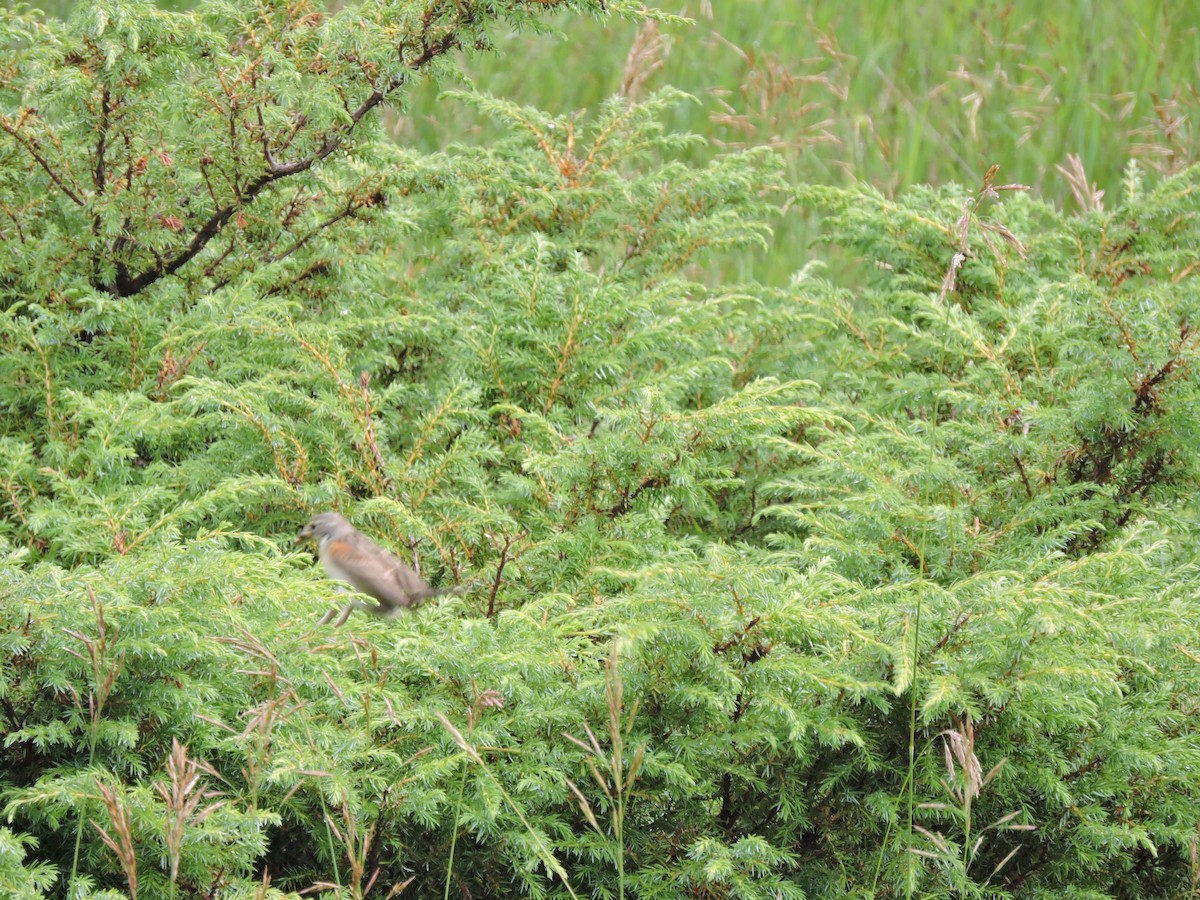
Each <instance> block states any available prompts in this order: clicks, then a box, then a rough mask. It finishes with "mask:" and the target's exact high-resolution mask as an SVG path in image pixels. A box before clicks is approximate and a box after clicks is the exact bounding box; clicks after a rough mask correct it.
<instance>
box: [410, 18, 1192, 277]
mask: <svg viewBox="0 0 1200 900" xmlns="http://www.w3.org/2000/svg"><path fill="white" fill-rule="evenodd" d="M651 5H654V6H656V7H658V8H660V9H663V10H666V11H668V12H673V13H683V14H685V15H688V16H690V17H691V18H692V19H693V21H694V24H693V25H690V26H685V25H678V26H663V27H662V28H661V29H659V30H658V32H657V34H655V35H653V37H654V38H655V39H656V40H655V41H653V42H651V41H650V40H648V36H647V34H646V33H645V32H643V33H642V34H641V35H639V34H638V29H637V28H636V27H635V26H633V25H631V24H629V23H620V22H604V21H598V20H594V21H589V20H582V19H580V20H575V19H573V20H569V21H568V20H564V21H563V22H562V23H561V27H562V29H563V32H564V34H565V36H566V40H565V41H559V42H553V41H548V40H546V39H545V38H544V37H540V36H507V37H505V38H502V39H501V44H502V46H501V48H500V49H501V52H500V53H499V54H498V55H484V56H476V57H473V58H471V59H470V60H468V62H467V65H466V70H467V72H468V73H469V74H470V77H471V78H473V80H474V81H475V83H476V84H477V85H478V86H479V87H480V88H481V89H484V90H487V91H489V92H492V93H495V94H498V95H501V96H504V97H507V98H510V99H515V100H517V101H519V102H522V103H529V104H531V105H535V106H539V107H541V108H543V109H546V110H547V111H552V112H561V111H563V110H573V109H585V108H589V107H592V106H594V105H595V104H596V103H597V102H598V101H599V100H600V99H601V98H604V97H607V96H610V95H611V94H613V93H616V92H617V91H618V90H621V88H622V85H623V84H629V83H630V82H632V83H633V84H634V85H635V86H636V88H637V90H640V91H645V90H650V89H653V88H654V87H657V86H661V85H665V84H670V85H674V86H676V87H679V88H682V89H683V90H686V91H688V92H690V93H692V94H694V95H695V96H696V97H697V98H698V99H699V101H700V102H699V103H698V104H685V105H681V106H680V107H679V109H678V110H677V111H676V113H675V120H674V122H673V123H672V124H673V125H674V126H675V127H677V128H678V129H679V130H687V131H693V132H697V133H700V134H704V135H706V136H707V137H708V139H709V144H708V146H707V147H706V148H702V149H699V150H697V151H694V152H695V153H696V154H697V159H698V160H699V159H702V158H703V157H704V156H705V155H708V154H712V153H715V152H719V151H720V150H722V149H725V148H734V147H744V146H753V145H760V144H769V145H772V146H775V147H777V148H778V149H779V152H780V153H781V154H783V155H784V157H785V159H786V160H787V164H788V167H789V170H790V172H791V175H792V177H793V179H794V180H796V181H797V182H824V183H830V182H832V183H845V182H848V181H851V180H863V181H867V182H869V183H871V184H873V185H875V186H876V187H878V188H880V189H881V190H883V191H884V192H885V193H887V194H889V195H890V194H895V193H897V192H899V191H902V190H903V189H905V188H906V187H909V186H911V185H913V184H918V183H926V182H928V183H934V184H937V183H944V182H947V181H956V182H959V183H963V184H974V183H975V181H976V180H977V179H978V177H979V174H980V173H982V172H984V171H986V170H987V169H988V168H989V167H990V166H991V165H993V164H998V165H999V166H1000V172H1001V177H1002V178H1003V179H1004V180H1007V181H1019V182H1021V183H1024V184H1028V185H1031V186H1032V187H1033V189H1034V191H1035V192H1037V193H1038V194H1040V195H1041V196H1044V197H1047V198H1049V199H1051V200H1053V201H1056V202H1059V203H1062V204H1064V205H1067V206H1070V204H1071V203H1072V202H1073V199H1072V192H1071V190H1070V188H1069V186H1068V183H1067V181H1066V180H1064V178H1063V177H1062V176H1061V175H1060V173H1059V171H1058V168H1057V167H1059V166H1065V165H1067V162H1068V155H1070V154H1074V155H1077V156H1078V157H1079V159H1080V160H1081V161H1082V164H1083V166H1084V168H1085V169H1086V171H1087V174H1088V176H1089V177H1090V178H1091V179H1092V181H1093V182H1094V183H1095V185H1096V187H1097V189H1098V190H1103V191H1106V192H1108V193H1109V195H1110V196H1112V195H1113V194H1114V193H1115V192H1116V190H1117V188H1118V186H1119V185H1120V183H1121V173H1122V170H1123V168H1124V166H1125V165H1126V163H1127V162H1128V160H1129V159H1130V158H1131V157H1137V158H1139V159H1140V160H1141V161H1142V162H1143V163H1144V166H1145V167H1146V168H1148V169H1150V170H1153V171H1158V172H1162V173H1172V172H1176V171H1179V170H1180V169H1181V168H1183V167H1185V166H1186V165H1189V164H1191V163H1192V162H1194V161H1195V160H1196V159H1197V156H1198V154H1200V142H1197V141H1196V140H1194V128H1195V126H1194V125H1193V124H1192V120H1193V119H1194V118H1195V117H1196V114H1197V113H1198V112H1200V96H1198V93H1197V84H1198V83H1200V77H1198V73H1200V6H1193V5H1190V4H1179V3H1174V4H1171V3H1166V2H1161V3H1146V2H1139V0H1114V2H1111V3H1092V2H1071V3H1066V4H1046V3H1035V2H1028V0H1024V2H1000V0H984V2H981V3H976V2H971V3H968V2H965V0H933V2H917V0H899V2H881V0H873V2H863V3H849V4H848V3H842V2H830V0H816V2H813V3H798V2H795V0H708V2H705V0H701V2H696V0H692V2H681V0H669V2H658V3H654V4H651ZM631 48H633V50H634V52H632V53H631ZM514 60H519V64H517V65H514ZM631 67H636V69H637V71H634V72H632V73H631V71H630V69H631ZM631 75H632V76H633V77H631ZM438 91H439V88H438V86H437V85H432V84H428V85H423V86H422V87H421V88H419V89H418V90H417V92H416V93H415V94H414V95H413V97H412V99H411V102H410V104H409V105H408V106H407V108H406V109H405V110H403V111H402V112H401V113H400V114H398V115H395V116H393V117H392V119H391V122H390V125H391V128H392V133H393V134H394V135H395V136H396V138H397V139H398V140H401V141H402V142H404V143H407V144H413V145H416V146H418V147H421V148H424V149H434V148H438V147H444V146H446V145H448V144H451V143H455V142H466V143H484V142H488V141H490V140H493V139H494V138H495V137H496V135H497V131H496V130H495V129H493V128H492V127H491V126H490V125H489V124H488V123H486V122H481V121H480V120H479V119H478V117H477V114H476V112H475V110H474V109H473V108H470V107H467V106H465V105H460V104H457V103H453V102H449V103H448V102H445V101H444V100H442V101H439V99H438ZM813 234H814V230H813V228H812V227H811V226H810V225H809V224H808V223H805V222H803V221H801V220H800V219H799V217H797V216H791V217H785V218H784V219H783V220H782V221H781V222H780V223H778V228H777V244H776V252H775V253H773V254H772V256H771V259H770V260H769V261H767V262H765V263H760V264H758V265H757V266H756V269H755V271H754V272H753V274H754V275H755V276H756V277H759V278H765V279H767V280H769V281H772V282H778V281H780V280H783V279H786V278H787V277H788V276H790V274H791V273H792V272H794V271H795V270H796V269H797V268H798V267H799V265H800V264H801V263H802V262H803V261H804V259H805V258H806V256H807V250H806V248H807V246H808V244H809V242H810V240H811V238H812V236H813ZM733 274H735V275H737V274H751V273H750V272H749V271H747V272H743V273H733Z"/></svg>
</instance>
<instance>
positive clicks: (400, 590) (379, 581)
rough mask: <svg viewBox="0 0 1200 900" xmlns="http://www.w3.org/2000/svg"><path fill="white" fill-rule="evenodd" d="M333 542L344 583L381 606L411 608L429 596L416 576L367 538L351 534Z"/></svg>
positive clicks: (430, 592) (423, 584)
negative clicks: (372, 598)
mask: <svg viewBox="0 0 1200 900" xmlns="http://www.w3.org/2000/svg"><path fill="white" fill-rule="evenodd" d="M334 543H336V544H338V545H340V546H338V547H337V548H336V551H335V555H337V556H340V557H341V560H342V565H341V566H339V568H341V569H342V570H343V572H344V573H345V576H346V577H345V580H346V581H348V582H349V583H350V584H352V585H353V586H354V588H355V589H356V590H358V591H360V592H362V593H364V594H368V595H370V596H372V597H374V598H375V599H376V600H378V601H379V602H380V604H381V605H383V606H384V607H386V608H389V609H394V608H396V607H397V606H412V605H413V604H415V603H416V602H417V601H419V600H422V599H424V598H425V597H428V596H429V595H430V594H432V593H433V589H432V588H431V587H430V586H429V585H428V584H427V583H426V582H425V580H424V579H423V578H421V576H420V575H418V574H417V573H416V572H414V571H413V570H412V569H411V568H410V567H409V566H407V565H405V564H404V563H403V562H402V561H401V560H399V559H397V558H396V557H395V556H393V555H392V554H391V553H389V552H388V551H387V550H384V549H383V548H382V547H380V546H379V545H378V544H376V543H375V542H374V541H372V540H371V539H370V538H367V537H365V536H364V535H362V534H360V533H355V534H352V535H349V536H348V537H347V538H346V539H344V540H341V541H336V542H334ZM331 549H334V548H331Z"/></svg>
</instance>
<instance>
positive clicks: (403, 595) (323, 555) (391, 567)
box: [296, 512, 456, 625]
mask: <svg viewBox="0 0 1200 900" xmlns="http://www.w3.org/2000/svg"><path fill="white" fill-rule="evenodd" d="M296 542H297V543H315V544H316V545H317V556H319V557H320V559H321V565H322V566H324V567H325V573H326V574H327V575H328V576H329V577H330V578H335V579H337V580H338V581H344V582H346V583H347V584H349V585H350V586H351V587H352V588H354V590H356V591H358V592H359V593H360V594H366V595H367V596H368V597H373V598H374V599H375V600H376V601H378V604H379V605H378V606H375V605H373V604H370V603H363V602H362V601H361V600H354V601H352V602H351V603H350V604H349V605H348V606H347V607H346V609H345V610H343V612H342V615H341V618H340V619H339V620H338V623H337V624H339V625H341V624H342V623H344V622H345V621H346V619H347V617H349V615H350V611H351V610H353V609H363V610H366V611H367V612H371V613H374V614H375V615H377V616H388V615H393V614H394V613H396V612H398V611H399V610H401V609H409V608H411V607H414V606H417V605H419V604H420V603H421V602H422V601H424V600H426V599H428V598H430V597H436V596H439V595H441V594H450V593H454V592H455V590H456V589H455V588H444V589H442V590H436V589H434V588H432V587H430V586H429V584H428V582H426V581H425V579H423V578H422V577H421V576H420V575H418V574H417V573H416V572H414V571H413V569H412V568H411V567H410V566H408V565H405V564H404V562H402V561H401V560H399V559H397V558H396V557H395V556H394V555H392V554H391V553H389V552H388V551H387V550H385V549H383V548H382V547H380V546H379V545H378V544H376V543H375V542H374V541H373V540H371V539H370V538H369V537H367V536H366V535H365V534H363V533H362V532H361V531H359V530H358V529H357V528H355V527H354V526H353V525H351V524H350V523H349V522H348V521H346V519H345V517H344V516H341V515H339V514H337V513H335V512H323V513H317V514H316V515H315V516H313V517H312V518H311V519H309V520H308V523H307V524H306V525H305V526H304V527H303V528H302V529H300V534H299V535H298V536H297V537H296ZM330 617H331V616H330V615H327V616H326V617H325V618H324V619H322V624H323V623H324V622H327V621H329V618H330Z"/></svg>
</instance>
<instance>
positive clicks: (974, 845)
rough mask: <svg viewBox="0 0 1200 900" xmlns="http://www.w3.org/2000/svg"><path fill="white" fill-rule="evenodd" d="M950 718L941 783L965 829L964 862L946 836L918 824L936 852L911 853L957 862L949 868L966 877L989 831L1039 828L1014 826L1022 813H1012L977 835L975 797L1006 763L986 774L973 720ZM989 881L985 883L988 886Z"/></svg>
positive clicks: (944, 737)
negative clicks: (974, 817) (974, 828)
mask: <svg viewBox="0 0 1200 900" xmlns="http://www.w3.org/2000/svg"><path fill="white" fill-rule="evenodd" d="M951 718H952V720H953V722H954V728H948V729H946V730H945V731H943V732H942V733H941V738H942V759H943V761H944V763H945V766H946V777H945V778H942V779H940V781H939V783H940V784H941V786H942V789H943V790H944V791H945V792H946V794H947V796H949V797H950V799H951V800H952V801H953V805H954V806H955V807H957V809H958V811H959V814H960V817H961V822H962V828H963V849H962V857H961V859H960V858H959V857H958V855H957V853H956V851H955V848H954V845H953V844H952V843H951V842H950V841H949V840H947V839H946V838H945V836H944V835H942V834H940V833H938V832H935V831H932V830H931V829H928V828H923V827H921V826H920V825H916V824H914V825H913V830H914V831H916V832H917V833H918V834H921V835H923V836H924V837H925V838H927V839H928V840H929V842H930V843H931V844H933V846H934V850H921V849H919V848H915V847H913V848H910V852H911V853H913V854H914V855H916V856H922V857H925V858H926V859H932V860H936V861H938V862H940V863H944V864H950V863H955V864H956V865H954V866H951V865H947V869H949V870H954V869H955V868H957V869H958V871H959V872H960V874H961V875H962V876H964V877H965V876H966V875H967V873H969V871H970V869H971V867H972V864H973V863H974V862H975V860H976V859H977V858H978V856H979V851H980V850H981V849H982V847H983V843H984V840H985V839H986V837H987V832H989V831H1033V830H1035V829H1036V826H1034V825H1014V824H1013V820H1014V819H1016V818H1017V817H1018V816H1019V815H1020V814H1021V811H1020V810H1013V811H1012V812H1010V813H1007V814H1005V815H1003V816H1001V817H1000V818H999V819H997V820H996V821H995V822H992V823H990V824H988V825H986V826H984V827H983V828H981V829H979V831H978V833H977V834H974V832H973V824H974V822H973V818H972V806H973V804H974V802H975V800H976V798H978V797H979V795H980V794H981V793H982V792H983V790H984V789H985V788H986V787H987V786H988V785H989V784H991V782H992V780H993V779H994V778H995V777H996V776H997V775H998V774H999V773H1000V770H1001V769H1003V768H1004V764H1005V763H1006V762H1007V760H1005V759H1002V760H1000V762H998V763H996V765H994V766H992V768H990V769H989V770H988V771H987V772H986V773H985V772H984V771H983V765H982V764H981V763H980V761H979V756H978V755H977V754H976V752H975V724H974V723H973V722H972V721H971V717H970V715H964V716H962V717H961V718H959V717H958V716H954V715H952V717H951ZM950 806H951V804H947V803H922V804H921V808H922V809H937V810H945V809H949V808H950ZM972 838H973V839H972ZM1019 849H1020V847H1019V846H1017V847H1014V848H1013V849H1012V850H1010V851H1009V852H1008V853H1007V854H1006V855H1005V856H1004V858H1003V859H1001V860H1000V862H999V863H997V864H996V865H995V866H994V867H993V868H992V871H991V872H990V873H989V875H988V878H987V881H990V880H991V879H992V878H993V877H995V875H996V874H997V873H998V872H999V871H1000V870H1001V869H1003V868H1004V867H1005V866H1006V865H1007V864H1008V862H1009V861H1010V860H1011V859H1012V858H1013V857H1014V856H1015V855H1016V853H1017V851H1018V850H1019ZM987 881H985V882H984V883H985V884H986V883H987Z"/></svg>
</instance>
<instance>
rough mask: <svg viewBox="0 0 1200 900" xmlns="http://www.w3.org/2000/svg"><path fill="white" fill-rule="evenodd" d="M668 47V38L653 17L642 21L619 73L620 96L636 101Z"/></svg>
mask: <svg viewBox="0 0 1200 900" xmlns="http://www.w3.org/2000/svg"><path fill="white" fill-rule="evenodd" d="M669 49H670V39H669V38H668V37H667V35H665V34H663V33H662V32H661V31H660V30H659V28H658V23H657V22H655V21H654V20H653V19H647V20H646V21H645V22H643V23H642V24H641V26H640V27H639V28H638V30H637V34H636V35H634V38H633V44H632V45H631V46H630V48H629V54H628V55H627V56H626V57H625V70H624V71H623V72H622V73H621V96H622V97H624V98H625V99H626V100H628V101H629V102H630V103H634V102H636V101H637V99H638V97H640V96H641V94H642V91H643V90H644V89H645V87H646V82H648V81H649V80H650V76H651V75H653V74H654V73H655V72H657V71H659V70H660V69H662V67H663V62H664V61H665V60H666V56H667V52H668V50H669Z"/></svg>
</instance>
